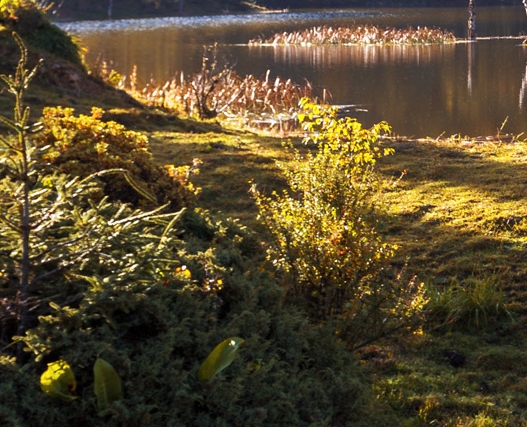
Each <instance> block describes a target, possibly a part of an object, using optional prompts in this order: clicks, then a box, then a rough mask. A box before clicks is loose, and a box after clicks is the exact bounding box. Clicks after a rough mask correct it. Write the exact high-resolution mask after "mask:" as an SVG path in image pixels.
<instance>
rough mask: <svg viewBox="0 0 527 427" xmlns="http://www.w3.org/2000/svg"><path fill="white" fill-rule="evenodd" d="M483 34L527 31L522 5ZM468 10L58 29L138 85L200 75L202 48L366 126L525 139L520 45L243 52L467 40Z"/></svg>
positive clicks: (492, 15)
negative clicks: (307, 90)
mask: <svg viewBox="0 0 527 427" xmlns="http://www.w3.org/2000/svg"><path fill="white" fill-rule="evenodd" d="M476 11H477V25H478V35H479V36H480V37H489V36H518V35H519V34H523V33H527V17H526V15H525V12H524V10H523V7H521V6H518V7H492V8H477V9H476ZM467 17H468V15H467V11H466V9H465V8H441V9H430V8H427V9H413V8H401V9H356V10H339V11H306V12H295V13H283V14H267V15H224V16H218V17H193V18H160V19H145V20H126V21H92V22H84V23H80V22H79V23H69V24H61V25H62V26H63V28H65V29H66V30H68V31H70V32H72V33H75V34H76V35H78V36H80V37H81V39H82V43H83V45H84V46H85V47H86V48H87V49H88V53H87V60H88V62H95V61H96V60H97V58H98V57H102V58H104V59H105V60H107V61H112V62H113V64H114V68H115V69H116V70H118V71H119V72H121V73H122V74H124V75H129V74H130V72H131V70H132V68H133V66H134V65H137V66H138V76H139V80H140V82H143V83H144V82H146V81H148V80H150V78H153V79H155V80H156V81H158V82H160V83H164V82H165V81H166V80H168V79H171V78H172V77H174V76H176V75H179V74H180V73H181V72H184V73H185V74H191V73H194V72H197V71H198V70H199V69H200V67H201V60H202V54H203V46H204V45H211V44H213V43H215V42H218V43H219V45H220V48H219V57H220V58H221V59H222V60H225V61H228V62H230V63H235V64H236V67H235V68H236V70H237V72H238V73H239V74H241V75H244V74H253V75H256V76H258V77H263V76H264V75H265V73H266V71H267V70H271V75H272V76H281V77H283V78H292V79H293V80H295V81H297V82H299V83H301V82H302V81H303V80H304V79H307V80H309V81H310V82H311V83H313V85H314V87H315V88H317V89H318V91H319V92H321V90H322V88H325V89H327V90H328V91H329V92H330V93H331V94H332V97H333V103H334V104H338V105H346V104H354V105H358V108H359V111H357V113H356V114H355V115H356V116H357V117H358V119H359V120H360V121H362V122H363V123H364V124H365V125H368V126H370V125H371V124H373V123H375V122H377V121H380V120H386V121H388V123H390V125H392V127H393V129H394V132H396V133H397V134H401V135H409V136H410V135H413V136H431V137H436V136H438V135H440V134H441V133H443V132H444V133H445V134H446V135H452V134H456V133H460V134H466V135H474V136H475V135H493V134H496V132H497V129H498V128H499V127H500V126H502V124H503V122H504V121H505V120H506V119H507V123H506V124H505V127H504V132H512V133H515V134H519V133H521V132H526V133H527V47H522V45H521V42H522V40H521V39H507V40H479V41H478V42H476V43H460V44H453V45H435V46H387V47H379V46H324V47H320V46H318V47H317V46H311V47H298V46H293V47H283V46H282V47H279V46H275V47H263V46H258V47H256V46H252V47H249V46H247V45H246V43H247V41H249V40H250V39H253V38H256V37H258V36H260V35H261V36H264V37H266V36H270V35H272V34H273V33H274V32H277V31H286V30H296V29H303V28H306V27H310V26H314V25H331V26H334V27H336V26H349V25H359V24H377V25H383V26H388V25H389V26H395V27H402V28H404V27H407V26H408V25H413V26H419V25H420V26H425V25H426V26H429V27H432V26H435V27H441V28H444V29H449V30H452V31H454V33H455V34H456V36H457V37H460V38H463V37H465V34H466V21H467Z"/></svg>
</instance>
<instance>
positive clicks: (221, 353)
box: [198, 337, 244, 381]
mask: <svg viewBox="0 0 527 427" xmlns="http://www.w3.org/2000/svg"><path fill="white" fill-rule="evenodd" d="M243 342H244V340H243V339H241V338H239V337H234V338H228V339H226V340H225V341H222V342H221V343H219V344H218V345H217V346H216V348H215V349H214V350H212V353H210V354H209V355H208V357H207V358H206V359H205V361H204V362H203V363H202V365H201V367H200V368H199V371H198V379H199V380H200V381H209V380H211V379H212V378H214V377H215V376H216V375H217V374H219V373H220V372H221V371H223V370H224V369H225V368H226V367H227V366H229V365H230V364H231V363H232V361H233V360H234V357H236V353H237V352H238V347H239V346H240V345H241V344H242V343H243Z"/></svg>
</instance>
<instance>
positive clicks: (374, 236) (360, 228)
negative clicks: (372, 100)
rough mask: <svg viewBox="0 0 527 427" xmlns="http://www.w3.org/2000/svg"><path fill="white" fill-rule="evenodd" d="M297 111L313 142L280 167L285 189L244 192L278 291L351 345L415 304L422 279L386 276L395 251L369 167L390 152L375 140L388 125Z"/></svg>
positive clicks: (386, 329) (398, 321)
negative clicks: (261, 228)
mask: <svg viewBox="0 0 527 427" xmlns="http://www.w3.org/2000/svg"><path fill="white" fill-rule="evenodd" d="M303 107H304V109H305V110H306V111H305V112H304V113H303V114H300V116H299V119H300V122H301V123H303V125H304V128H305V130H306V131H308V132H309V135H310V136H309V137H308V139H309V140H311V141H313V142H315V144H316V146H315V147H314V148H313V151H312V152H309V153H308V154H307V155H306V156H305V157H303V156H301V155H300V154H299V152H298V151H296V150H295V156H296V157H295V161H294V163H293V166H292V167H288V166H282V169H283V173H284V175H285V178H286V180H287V182H288V184H289V190H288V191H284V192H283V193H282V194H277V193H274V194H273V195H271V196H270V197H269V196H266V195H264V194H263V193H261V192H260V191H258V190H257V189H254V195H255V198H256V202H257V204H258V207H259V210H260V219H261V220H262V221H263V223H264V224H265V225H266V226H267V228H268V229H269V231H270V232H271V234H272V236H273V240H272V241H271V243H270V245H269V260H270V261H271V262H272V263H273V265H274V266H275V267H276V268H277V270H278V272H279V277H280V279H279V280H280V282H281V283H282V285H283V287H284V288H285V291H286V294H287V297H288V298H289V299H290V300H292V301H294V302H296V303H300V304H302V305H303V306H304V307H305V308H306V309H307V310H308V312H309V313H310V314H311V316H312V317H313V318H314V319H325V320H335V319H336V321H337V324H338V326H337V332H338V333H339V334H340V336H341V337H344V338H346V339H347V340H348V342H349V343H350V344H351V346H352V347H358V346H361V345H363V344H364V343H367V342H370V341H372V340H374V339H376V338H378V337H381V336H384V335H386V334H388V333H390V332H392V331H394V330H396V329H398V328H400V327H401V326H402V325H403V324H405V323H406V322H408V321H410V320H411V319H412V317H413V315H414V314H416V313H418V312H419V310H420V309H421V307H422V304H423V302H424V298H423V289H422V285H420V284H419V283H417V282H415V281H414V280H409V281H408V282H403V281H402V280H398V279H397V278H396V277H393V275H392V276H390V274H389V270H388V269H389V261H390V259H391V258H392V256H393V254H394V251H395V250H396V247H394V246H393V245H390V244H388V243H385V242H384V241H383V239H382V236H381V234H380V232H379V231H380V226H381V218H382V216H381V212H382V211H381V210H380V209H379V206H381V204H382V190H383V188H382V186H381V183H380V180H379V179H378V177H377V175H376V174H375V172H374V165H375V162H376V160H377V159H378V158H380V157H382V156H385V155H389V154H391V153H392V152H393V150H392V149H390V148H386V147H382V145H380V144H379V137H380V136H381V135H382V134H383V133H386V132H388V131H389V129H390V128H389V127H388V125H387V124H386V123H379V124H377V125H375V126H374V127H373V128H371V129H364V128H363V127H362V126H361V124H360V123H359V122H357V121H356V120H355V119H351V118H342V119H339V118H337V111H336V109H332V108H324V107H320V106H317V105H312V104H309V103H308V102H307V101H304V105H303Z"/></svg>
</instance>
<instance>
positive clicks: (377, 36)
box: [249, 25, 456, 45]
mask: <svg viewBox="0 0 527 427" xmlns="http://www.w3.org/2000/svg"><path fill="white" fill-rule="evenodd" d="M455 41H456V38H455V36H454V34H453V33H452V32H450V31H447V30H442V29H439V28H428V27H417V28H413V27H408V28H406V29H397V28H393V27H385V28H382V27H378V26H376V25H365V26H355V27H338V28H333V27H327V26H322V27H312V28H307V29H305V30H302V31H294V32H282V33H276V34H274V35H272V36H271V37H269V38H267V39H261V38H260V39H253V40H250V41H249V45H323V44H388V45H391V44H410V45H415V44H435V43H453V42H455Z"/></svg>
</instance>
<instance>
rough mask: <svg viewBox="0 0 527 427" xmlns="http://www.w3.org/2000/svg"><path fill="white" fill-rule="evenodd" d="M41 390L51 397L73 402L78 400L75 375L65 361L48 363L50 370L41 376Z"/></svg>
mask: <svg viewBox="0 0 527 427" xmlns="http://www.w3.org/2000/svg"><path fill="white" fill-rule="evenodd" d="M40 388H41V389H42V391H43V392H44V393H46V394H47V395H49V396H53V397H56V398H58V399H61V400H64V401H65V402H71V401H72V400H75V399H77V396H75V395H74V394H73V393H74V391H75V389H76V388H77V382H76V381H75V375H73V371H72V370H71V368H70V365H68V362H66V361H65V360H57V361H56V362H53V363H48V369H47V370H46V371H45V372H44V373H43V374H42V375H41V376H40Z"/></svg>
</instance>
